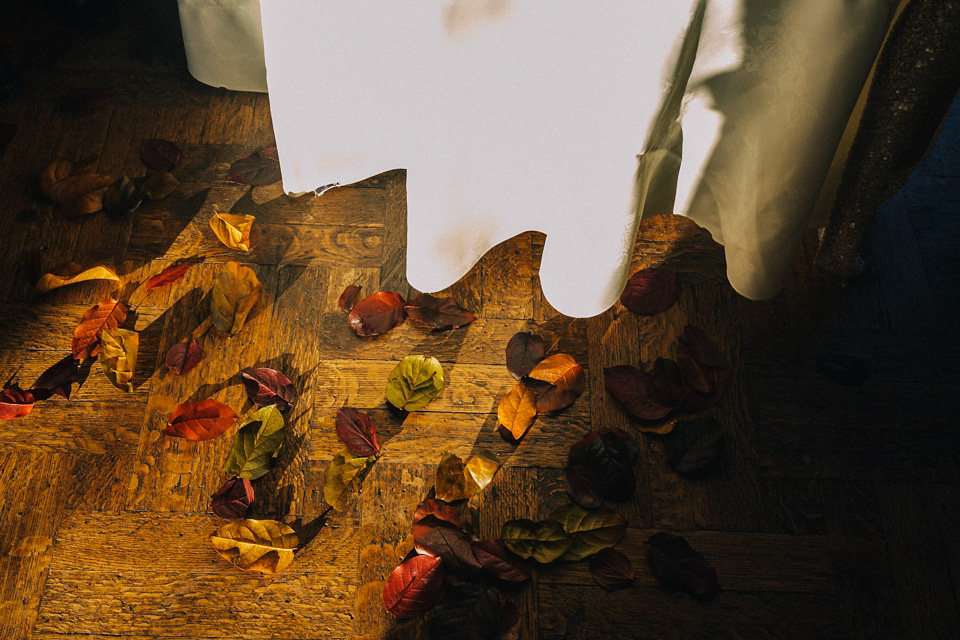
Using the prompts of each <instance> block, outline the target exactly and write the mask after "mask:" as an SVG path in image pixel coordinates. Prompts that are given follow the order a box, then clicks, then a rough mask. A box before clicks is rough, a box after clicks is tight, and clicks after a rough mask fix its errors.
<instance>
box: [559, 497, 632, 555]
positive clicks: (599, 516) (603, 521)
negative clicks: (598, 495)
mask: <svg viewBox="0 0 960 640" xmlns="http://www.w3.org/2000/svg"><path fill="white" fill-rule="evenodd" d="M550 520H555V521H556V522H559V523H560V524H561V525H562V526H563V530H564V531H565V532H566V533H567V534H569V535H570V539H571V544H570V546H569V548H568V549H567V550H566V551H565V552H564V554H563V555H562V556H561V557H560V560H582V559H584V558H586V557H587V556H592V555H593V554H595V553H597V552H598V551H600V550H601V549H607V548H609V547H612V546H614V545H615V544H617V543H618V542H620V538H622V537H623V532H624V531H626V530H627V521H626V520H624V519H623V516H621V515H620V514H619V513H617V512H616V511H613V510H611V509H596V510H588V509H584V508H583V507H581V506H580V505H578V504H573V503H571V504H567V505H564V506H562V507H560V508H559V509H557V510H556V511H554V512H553V513H551V514H550Z"/></svg>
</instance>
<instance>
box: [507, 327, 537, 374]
mask: <svg viewBox="0 0 960 640" xmlns="http://www.w3.org/2000/svg"><path fill="white" fill-rule="evenodd" d="M546 353H547V346H546V344H544V342H543V338H541V337H540V336H537V335H534V334H532V333H529V332H527V331H521V332H519V333H516V334H514V335H513V337H512V338H510V341H509V342H508V343H507V370H508V371H509V372H510V375H512V376H513V377H514V378H516V379H517V380H520V379H521V378H525V377H526V376H528V375H530V372H531V371H533V368H534V367H535V366H537V364H538V363H539V362H540V361H541V360H543V358H544V356H545V355H546Z"/></svg>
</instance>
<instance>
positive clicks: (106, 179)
mask: <svg viewBox="0 0 960 640" xmlns="http://www.w3.org/2000/svg"><path fill="white" fill-rule="evenodd" d="M95 163H96V159H95V158H91V159H89V160H86V161H84V162H80V163H74V162H71V161H70V160H67V159H65V158H56V159H54V160H53V161H52V162H51V163H50V164H48V165H47V166H46V168H45V169H44V170H43V173H42V174H41V176H40V190H41V191H42V192H43V194H44V195H45V196H47V197H48V198H50V199H51V200H53V201H54V202H56V203H57V204H59V205H60V207H61V208H62V209H63V211H65V212H66V213H69V214H71V215H85V214H88V213H95V212H97V211H100V209H101V208H102V206H103V194H104V192H105V191H106V190H107V187H109V186H110V185H111V184H113V178H111V177H110V176H104V175H100V174H98V173H94V172H93V167H94V165H95Z"/></svg>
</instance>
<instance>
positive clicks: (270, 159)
mask: <svg viewBox="0 0 960 640" xmlns="http://www.w3.org/2000/svg"><path fill="white" fill-rule="evenodd" d="M278 180H280V159H279V157H278V155H277V147H276V146H271V147H264V148H262V149H260V150H259V151H256V152H254V153H251V154H250V155H249V156H247V157H246V158H240V159H239V160H237V161H236V162H234V163H233V164H232V165H230V171H229V172H228V173H227V181H228V182H236V183H239V184H248V185H251V186H254V187H264V186H266V185H269V184H273V183H274V182H277V181H278Z"/></svg>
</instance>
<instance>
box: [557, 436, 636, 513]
mask: <svg viewBox="0 0 960 640" xmlns="http://www.w3.org/2000/svg"><path fill="white" fill-rule="evenodd" d="M637 453H638V447H637V444H636V442H635V441H634V440H633V438H631V437H630V436H629V435H628V434H626V433H624V432H622V431H620V430H615V429H601V430H599V431H591V432H590V433H588V434H586V435H585V436H583V437H582V438H580V439H579V440H578V441H576V442H575V443H574V444H573V446H571V447H570V453H569V454H568V456H567V469H566V476H565V482H566V488H567V493H568V494H570V497H571V498H573V500H574V501H575V502H576V503H577V504H579V505H581V506H583V507H586V508H588V509H591V508H595V507H599V506H600V505H602V504H603V501H604V500H612V501H614V502H623V501H625V500H627V499H629V498H630V496H632V495H633V491H634V488H635V485H636V477H635V475H634V471H633V463H634V461H636V459H637Z"/></svg>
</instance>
